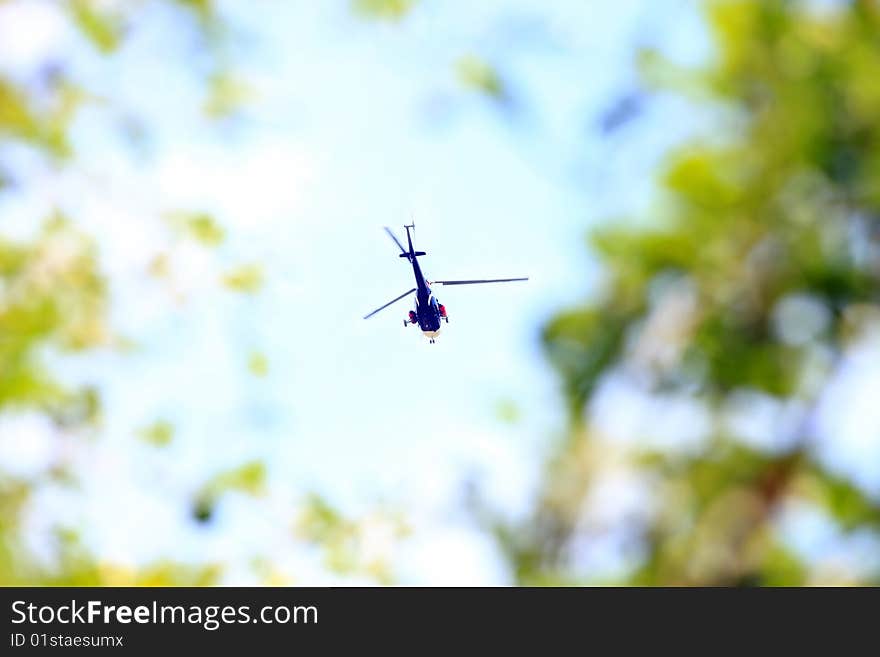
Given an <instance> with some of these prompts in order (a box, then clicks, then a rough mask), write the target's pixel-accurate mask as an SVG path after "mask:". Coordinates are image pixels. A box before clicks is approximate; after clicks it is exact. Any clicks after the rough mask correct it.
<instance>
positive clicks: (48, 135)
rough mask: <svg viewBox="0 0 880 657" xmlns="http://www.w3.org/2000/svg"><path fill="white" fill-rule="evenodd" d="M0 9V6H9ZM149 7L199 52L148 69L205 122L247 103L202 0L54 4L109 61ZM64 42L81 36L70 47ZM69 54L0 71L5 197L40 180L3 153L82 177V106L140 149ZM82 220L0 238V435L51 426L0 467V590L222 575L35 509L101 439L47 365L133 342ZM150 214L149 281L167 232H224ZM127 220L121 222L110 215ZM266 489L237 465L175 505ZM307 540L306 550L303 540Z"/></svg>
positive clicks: (196, 511) (77, 398) (262, 364)
mask: <svg viewBox="0 0 880 657" xmlns="http://www.w3.org/2000/svg"><path fill="white" fill-rule="evenodd" d="M0 4H4V7H9V6H10V4H11V3H0ZM157 4H164V5H166V7H165V9H168V10H170V11H172V12H175V11H176V12H177V17H178V19H180V20H181V21H183V22H187V21H192V19H195V20H194V23H193V25H194V26H195V28H196V32H195V34H196V36H197V37H198V39H196V46H195V48H198V49H200V51H199V52H196V51H195V50H193V51H191V54H192V55H193V57H192V59H191V60H188V61H183V62H181V61H176V60H174V59H172V58H166V59H164V60H163V59H157V60H156V62H155V64H156V66H167V67H169V68H171V67H175V66H190V67H191V68H192V70H193V72H194V73H196V74H197V76H198V77H199V78H200V79H201V83H202V85H203V88H204V101H203V107H202V110H203V116H204V117H205V119H208V120H210V119H221V118H226V117H229V116H232V115H234V114H235V113H236V112H238V111H239V110H240V109H241V107H242V105H243V104H245V103H247V101H248V100H249V99H250V90H249V87H248V84H247V81H246V80H244V79H242V78H241V77H240V76H239V75H238V74H236V73H234V72H233V71H232V70H231V68H230V60H231V58H230V57H229V56H228V51H227V50H225V48H224V44H223V39H224V38H225V36H226V35H227V34H228V31H229V27H230V26H227V25H225V24H224V23H223V20H222V18H221V17H220V15H219V14H218V12H217V11H216V7H215V3H214V2H213V0H159V2H152V1H151V2H142V1H139V0H138V1H134V2H124V3H118V2H109V3H108V2H102V1H98V0H71V1H70V2H64V3H59V4H58V6H57V7H55V6H54V5H52V7H53V11H54V10H56V9H57V11H58V17H59V18H60V19H61V20H67V21H68V22H69V25H70V26H72V27H73V29H74V31H75V33H78V34H79V36H80V37H81V40H82V42H83V43H84V44H85V47H86V48H88V49H91V50H94V51H96V52H97V53H98V54H99V55H100V56H101V57H105V58H108V59H109V58H113V57H115V56H116V54H117V53H118V52H119V51H120V50H122V49H123V48H124V46H125V44H126V41H127V40H128V39H129V38H130V37H131V36H132V34H134V33H135V32H136V31H137V29H138V27H139V24H140V23H141V18H143V15H142V14H146V13H149V12H150V11H152V10H153V9H154V8H155V6H156V5H157ZM368 4H370V3H368ZM393 4H394V3H389V5H388V6H387V7H385V8H384V9H383V8H381V7H379V5H378V4H372V5H371V6H370V7H368V9H369V10H370V11H373V12H378V13H382V12H385V13H387V12H389V11H392V10H393V6H392V5H393ZM409 4H410V3H402V4H400V7H399V8H398V9H397V11H398V13H399V14H401V15H402V12H403V10H404V9H405V8H407V7H408V6H409ZM4 18H5V16H4ZM66 47H70V48H79V47H80V45H79V44H74V45H71V44H69V43H68V44H67V46H66ZM73 55H74V53H72V52H66V51H62V52H61V53H53V54H52V57H51V58H48V59H47V60H46V61H43V62H42V63H41V65H40V66H39V67H38V68H37V70H36V72H35V73H33V74H30V73H23V74H22V75H15V76H12V75H9V74H7V73H3V74H0V193H2V194H9V195H16V194H18V193H20V192H27V191H32V189H33V188H36V187H41V186H45V185H46V182H45V180H43V178H41V177H40V176H32V175H30V174H31V173H32V172H31V171H30V170H29V169H28V167H27V165H26V164H25V165H24V166H22V165H21V164H20V163H21V161H22V158H20V157H19V158H15V157H9V155H10V154H15V153H19V154H21V153H28V154H29V156H32V157H33V158H35V160H36V161H39V160H42V161H44V162H45V163H46V164H48V165H49V168H50V170H51V171H52V172H63V171H65V170H69V171H72V172H74V173H83V172H84V171H83V170H82V162H81V161H80V160H79V159H78V153H76V152H75V151H74V149H73V147H72V142H73V140H72V139H71V129H72V127H73V124H74V122H75V120H76V119H77V117H78V115H79V110H80V109H81V108H82V107H84V106H87V105H100V106H101V108H102V109H109V110H110V111H116V110H119V112H118V113H119V114H120V115H121V116H122V118H121V119H120V125H121V126H122V129H123V131H124V134H125V135H127V136H128V138H129V139H128V141H129V143H130V144H131V146H132V148H136V147H138V145H139V143H141V145H142V142H143V138H144V136H145V135H148V134H149V132H150V130H151V129H152V126H151V125H149V123H148V121H147V120H146V119H144V118H143V117H141V116H139V115H137V112H136V110H135V113H134V114H131V110H130V108H117V107H115V106H114V103H115V102H116V99H114V98H113V96H112V89H111V91H110V92H108V91H107V90H106V89H104V90H102V95H101V96H100V97H98V96H97V95H96V94H93V93H92V92H91V91H90V90H89V89H88V88H86V87H85V86H83V85H84V83H83V82H82V80H81V77H80V76H78V75H77V74H76V73H75V72H74V71H73V70H72V68H73V67H74V66H75V63H74V62H75V60H76V57H74V56H73ZM4 70H6V69H4ZM123 119H124V120H123ZM101 127H102V128H103V129H105V130H106V131H108V132H111V131H113V130H114V129H115V127H114V125H113V124H112V122H111V121H108V122H105V123H104V124H103V125H102V126H101ZM87 177H88V176H87ZM85 219H87V218H86V217H81V216H77V215H74V214H70V215H68V214H67V213H65V212H64V211H62V210H60V209H59V210H53V211H52V212H51V213H50V214H49V216H48V217H33V221H34V222H37V221H42V228H41V229H40V230H38V231H36V232H35V233H32V234H31V233H25V234H29V235H30V237H26V238H21V237H19V238H18V239H9V238H7V237H5V236H3V235H0V431H4V430H5V429H6V428H7V425H6V424H3V423H4V422H6V421H8V420H9V419H10V418H11V419H12V420H13V421H15V418H21V417H24V418H27V419H28V420H29V421H30V420H33V422H34V423H35V424H39V427H40V429H41V430H43V429H45V430H46V431H47V432H48V433H50V434H51V435H50V440H51V445H50V454H49V455H48V463H47V464H46V465H45V466H44V467H42V468H41V469H40V470H39V471H37V472H33V473H30V474H27V475H22V474H12V473H11V472H6V471H4V470H3V469H0V585H98V584H105V585H114V586H115V585H145V586H161V585H207V584H216V583H220V582H221V581H222V577H223V574H224V567H225V565H226V564H223V563H219V562H212V561H211V560H210V558H206V559H204V560H202V561H201V562H200V563H198V564H186V563H177V562H173V561H168V560H162V559H160V560H159V561H156V562H154V563H147V564H139V565H132V564H118V563H112V562H107V561H105V560H104V559H103V558H102V557H101V555H100V554H94V553H92V551H91V550H90V548H89V546H88V545H87V541H86V540H85V537H84V536H81V535H80V532H81V531H83V532H84V531H85V530H86V528H85V527H78V526H73V525H71V526H68V525H67V524H65V523H67V520H66V519H65V520H62V519H53V518H48V517H42V516H41V514H40V513H39V511H38V509H40V506H39V502H38V500H39V498H40V497H41V493H43V491H44V490H46V489H51V490H52V491H53V494H54V493H55V492H57V489H59V488H60V490H61V491H62V492H64V491H66V492H67V493H69V496H70V497H71V498H75V496H76V495H77V491H78V489H79V488H80V487H81V485H82V483H83V482H85V481H88V479H89V477H93V476H95V473H94V472H93V471H92V470H91V469H90V466H91V465H92V463H91V461H90V459H89V458H88V457H87V458H81V456H82V454H83V451H84V450H86V449H88V448H89V445H90V444H94V443H93V441H94V440H95V439H101V438H102V437H103V436H102V433H101V422H102V414H101V410H102V398H101V394H100V390H99V389H98V387H97V386H95V385H92V384H89V383H80V384H70V383H67V382H66V381H64V380H62V379H61V378H59V376H58V375H57V369H56V368H57V366H58V365H59V363H60V362H62V361H63V360H64V359H65V358H68V357H70V356H72V355H74V354H81V355H87V354H89V353H94V354H96V355H97V354H99V353H100V352H101V350H115V351H116V352H117V353H119V354H125V353H128V352H130V351H131V349H130V343H129V342H128V341H127V340H125V339H123V338H121V337H119V336H117V335H116V334H115V333H114V329H113V326H112V325H111V322H110V320H109V315H110V312H109V308H110V306H111V302H112V298H111V290H113V289H114V287H115V281H112V280H109V279H108V277H107V275H106V274H105V273H104V272H103V271H102V266H101V263H102V258H101V255H102V254H100V253H99V252H98V247H97V240H96V239H94V237H93V236H92V235H90V234H89V233H88V231H87V230H86V229H85V227H86V226H88V225H89V222H88V221H86V220H85ZM155 219H156V221H157V222H162V221H164V222H165V225H166V227H169V228H170V229H171V230H170V236H171V237H172V239H171V240H170V241H169V243H168V244H166V245H164V247H162V248H160V250H159V251H158V252H157V253H156V254H155V255H154V256H153V257H152V259H151V260H150V261H149V265H148V268H147V269H148V272H149V273H150V274H152V275H153V276H155V277H162V278H164V279H170V278H171V277H173V275H174V272H175V267H173V266H172V264H173V263H172V260H173V257H174V250H175V248H176V246H175V244H176V242H175V239H174V238H180V237H183V238H185V239H191V240H194V241H196V242H198V243H200V244H202V245H204V246H207V247H219V246H221V245H223V244H224V243H225V242H226V240H227V232H226V230H225V229H224V227H223V226H222V225H221V224H220V223H219V222H218V221H217V219H216V218H215V217H214V216H212V215H210V214H207V213H204V212H199V211H192V210H174V211H170V212H166V213H164V214H162V215H160V216H156V217H155ZM126 220H127V218H126V217H119V221H120V222H122V221H126ZM4 232H5V231H4ZM16 234H18V233H16ZM220 279H221V280H220V281H219V282H221V283H223V284H224V285H225V286H227V287H228V288H229V289H230V290H231V291H233V292H242V293H249V294H252V293H255V292H257V291H258V290H259V288H260V286H261V284H262V280H263V274H262V270H261V269H260V267H259V265H256V264H249V265H244V266H240V267H236V268H233V269H231V270H230V271H227V272H225V273H224V274H221V276H220ZM126 345H129V347H127V346H126ZM248 368H249V370H250V372H251V373H252V374H253V375H255V376H265V375H266V374H267V372H268V359H267V358H266V356H265V355H263V354H261V353H259V352H253V353H252V354H251V356H250V358H249V361H248ZM44 420H45V422H43V421H44ZM131 434H132V436H133V437H135V438H137V439H139V440H141V441H143V442H144V443H146V444H148V445H152V446H155V447H166V446H169V445H171V443H172V442H173V441H174V439H175V427H174V425H173V424H171V423H170V422H169V421H168V420H167V419H164V418H158V419H156V420H155V421H153V422H152V423H150V424H148V425H147V426H143V427H139V428H138V427H132V428H131ZM0 437H2V436H0ZM114 438H116V439H118V437H114ZM7 439H8V437H7ZM14 439H15V440H28V439H30V436H28V435H27V432H24V433H22V434H20V435H18V436H16V437H15V438H14ZM265 487H266V468H265V466H264V465H263V464H262V463H259V462H248V463H244V464H241V465H238V466H235V467H231V468H230V469H229V470H226V471H223V472H220V473H218V474H216V475H214V476H213V477H211V478H210V479H209V480H207V481H206V482H204V483H203V484H202V485H201V486H199V487H198V488H197V489H196V490H195V491H194V492H193V494H192V496H191V497H188V498H187V497H185V498H184V499H182V500H181V503H182V504H183V505H186V504H189V505H190V509H191V514H192V518H193V520H194V521H195V522H197V523H206V522H208V521H210V519H211V518H212V517H213V515H214V513H215V510H216V507H217V505H218V504H220V503H221V500H222V499H223V498H224V496H226V495H229V494H236V493H237V494H244V495H247V496H251V497H258V496H260V495H262V494H263V492H264V491H265ZM34 522H36V523H37V524H38V525H39V524H40V523H47V522H48V523H53V524H51V525H50V526H49V527H47V528H46V529H45V531H47V532H48V536H44V535H40V534H39V532H37V533H36V534H35V530H34V527H33V525H34ZM71 522H74V521H71ZM41 531H42V530H41ZM308 543H309V544H310V545H311V544H312V539H308ZM266 572H267V574H266V575H265V577H266V579H267V580H271V581H273V582H275V583H278V582H279V581H281V580H282V578H281V576H280V575H279V574H277V573H275V572H274V570H272V569H271V568H268V569H266ZM379 576H381V577H382V578H383V579H387V577H388V572H387V570H385V571H382V573H381V574H379V573H377V574H376V577H379Z"/></svg>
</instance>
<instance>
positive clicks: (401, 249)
mask: <svg viewBox="0 0 880 657" xmlns="http://www.w3.org/2000/svg"><path fill="white" fill-rule="evenodd" d="M383 228H384V229H385V232H386V233H388V237H390V238H391V239H393V240H394V243H395V244H396V245H397V246H398V248H399V249H400V252H401V253H403V254H407V253H409V251H407V250H406V249H404V248H403V244H401V243H400V240H398V239H397V237H395V235H394V233H392V232H391V229H390V228H389V227H388V226H383Z"/></svg>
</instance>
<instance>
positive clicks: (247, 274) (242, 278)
mask: <svg viewBox="0 0 880 657" xmlns="http://www.w3.org/2000/svg"><path fill="white" fill-rule="evenodd" d="M223 284H224V285H225V286H226V287H228V288H229V289H230V290H233V291H235V292H242V293H244V294H253V293H255V292H258V291H259V290H260V288H261V287H262V286H263V269H262V267H260V265H257V264H248V265H239V266H238V267H234V268H233V269H231V270H229V271H228V272H226V273H225V274H224V275H223Z"/></svg>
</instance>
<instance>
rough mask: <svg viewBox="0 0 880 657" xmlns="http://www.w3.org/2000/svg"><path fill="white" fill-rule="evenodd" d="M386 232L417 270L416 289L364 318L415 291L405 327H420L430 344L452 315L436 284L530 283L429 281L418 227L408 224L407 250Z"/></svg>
mask: <svg viewBox="0 0 880 657" xmlns="http://www.w3.org/2000/svg"><path fill="white" fill-rule="evenodd" d="M384 228H385V232H386V233H388V236H389V237H390V238H391V239H392V240H394V243H395V244H396V245H397V246H398V248H399V249H400V255H399V256H398V257H400V258H406V259H407V260H408V261H409V263H410V264H411V265H412V268H413V275H414V276H415V279H416V286H415V287H414V288H412V289H411V290H407V291H406V292H404V293H403V294H401V295H400V296H399V297H396V298H394V299H392V300H391V301H389V302H388V303H386V304H385V305H384V306H380V307H378V308H376V310H374V311H373V312H371V313H369V314H368V315H365V316H364V319H369V318H370V317H372V316H373V315H375V314H376V313H377V312H379V311H380V310H384V309H385V308H387V307H388V306H390V305H391V304H394V303H397V302H398V301H400V300H401V299H404V298H406V297H408V296H409V295H410V294H412V293H413V292H415V293H416V297H415V309H414V310H410V311H409V314H408V316H407V318H406V319H404V320H403V325H404V326H413V325H416V326H418V327H419V328H420V329H422V333H423V334H424V335H425V337H426V338H428V341H429V342H430V343H431V344H434V341H435V339H436V338H437V334H438V333H440V325H441V322H446V323H447V324H448V323H449V315H448V314H447V313H446V306H444V305H443V304H442V303H440V302H439V301H438V300H437V297H435V296H434V294H433V292H431V286H432V285H479V284H482V283H512V282H515V281H527V280H529V279H528V277H520V278H489V279H480V280H467V281H433V282H430V281H428V280H427V279H426V278H425V276H424V275H423V274H422V268H421V267H420V266H419V260H418V258H419V256H423V255H426V253H425V252H424V251H416V250H415V249H414V248H413V241H412V234H411V233H410V230H413V231H415V224H414V223H413V224H409V225H404V228H405V229H406V241H407V245H408V246H409V249H405V248H404V247H403V244H401V243H400V240H398V239H397V237H396V236H395V235H394V233H393V232H391V229H390V228H388V226H384Z"/></svg>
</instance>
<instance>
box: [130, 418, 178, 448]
mask: <svg viewBox="0 0 880 657" xmlns="http://www.w3.org/2000/svg"><path fill="white" fill-rule="evenodd" d="M138 434H139V435H140V437H141V439H142V440H143V441H144V442H145V443H147V444H148V445H152V446H154V447H165V446H167V445H170V444H171V441H172V440H174V425H173V424H171V423H170V422H169V421H168V420H156V421H155V422H153V423H152V424H149V425H147V426H146V427H144V428H143V429H141V430H140V431H139V432H138Z"/></svg>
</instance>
